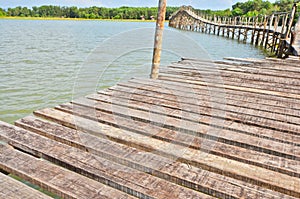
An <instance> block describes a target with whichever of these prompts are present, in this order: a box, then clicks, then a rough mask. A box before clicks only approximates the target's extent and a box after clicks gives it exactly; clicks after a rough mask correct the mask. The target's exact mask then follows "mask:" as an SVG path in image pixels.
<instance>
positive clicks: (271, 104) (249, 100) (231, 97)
mask: <svg viewBox="0 0 300 199" xmlns="http://www.w3.org/2000/svg"><path fill="white" fill-rule="evenodd" d="M157 88H159V89H158V91H157ZM132 89H135V90H136V92H139V95H145V96H148V97H149V96H150V97H151V96H153V97H155V98H161V95H163V96H165V95H171V94H172V93H176V95H179V96H180V98H182V97H185V98H186V99H185V100H184V101H182V102H181V103H184V104H194V103H192V102H195V99H206V98H207V97H208V98H210V99H209V100H208V101H209V102H213V103H215V102H217V103H222V100H220V99H223V100H224V101H225V103H224V106H226V105H227V104H230V105H235V106H237V107H244V108H248V109H256V110H260V111H267V112H274V113H278V114H282V115H287V116H293V117H299V110H300V105H299V110H298V109H297V107H298V106H297V103H293V102H294V101H295V100H287V101H285V100H282V99H280V98H272V97H270V98H269V99H267V97H266V96H265V98H264V97H263V95H247V93H242V92H232V91H227V90H225V92H224V93H221V94H220V95H221V96H218V95H215V96H213V97H212V96H211V94H210V93H209V89H208V88H207V87H204V86H194V85H191V84H184V83H174V82H170V81H163V80H155V81H153V80H144V79H132V80H130V81H129V82H127V83H119V84H118V85H117V86H114V87H111V88H109V90H112V91H114V90H118V91H123V90H124V92H126V91H128V92H131V90H132ZM166 90H168V92H166ZM142 91H144V92H142ZM145 91H149V92H152V93H153V94H152V95H148V92H145ZM99 92H102V91H99ZM154 93H155V94H154ZM164 98H166V99H168V101H172V99H169V98H168V97H167V96H165V97H164ZM203 101H204V100H203ZM189 102H191V103H189Z"/></svg>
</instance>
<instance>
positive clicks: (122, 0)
mask: <svg viewBox="0 0 300 199" xmlns="http://www.w3.org/2000/svg"><path fill="white" fill-rule="evenodd" d="M243 1H246V0H168V6H181V5H191V6H193V7H194V8H199V9H212V10H219V9H226V8H231V6H232V5H233V4H235V3H236V2H243ZM269 1H270V2H275V0H269ZM41 5H59V6H77V7H90V6H103V7H121V6H134V7H137V6H141V7H145V6H147V7H156V6H157V5H158V0H0V7H1V8H5V9H6V8H9V7H16V6H26V7H29V8H31V7H32V6H41Z"/></svg>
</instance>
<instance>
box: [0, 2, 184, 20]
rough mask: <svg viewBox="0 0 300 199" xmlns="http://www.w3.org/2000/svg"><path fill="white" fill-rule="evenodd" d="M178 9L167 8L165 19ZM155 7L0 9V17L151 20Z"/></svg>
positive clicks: (156, 10) (155, 13)
mask: <svg viewBox="0 0 300 199" xmlns="http://www.w3.org/2000/svg"><path fill="white" fill-rule="evenodd" d="M178 9H179V7H168V8H167V17H169V16H170V15H171V14H172V13H173V12H175V11H176V10H178ZM157 12H158V9H157V7H150V8H148V7H125V6H123V7H120V8H105V7H96V6H93V7H89V8H78V7H76V6H72V7H65V6H62V7H61V6H52V5H45V6H40V7H36V6H34V7H32V8H27V7H21V6H18V7H16V8H8V9H7V10H4V9H1V8H0V16H9V17H59V18H85V19H141V18H143V19H153V18H154V17H156V16H157Z"/></svg>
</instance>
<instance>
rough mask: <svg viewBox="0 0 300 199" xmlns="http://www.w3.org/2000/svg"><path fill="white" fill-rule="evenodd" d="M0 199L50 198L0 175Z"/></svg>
mask: <svg viewBox="0 0 300 199" xmlns="http://www.w3.org/2000/svg"><path fill="white" fill-rule="evenodd" d="M0 155H1V154H0ZM0 198H5V199H31V198H35V199H39V198H40V199H50V198H51V197H49V196H47V195H45V194H43V193H41V192H39V191H37V190H35V189H32V188H30V187H28V186H27V185H25V184H23V183H21V182H19V181H17V180H14V179H13V178H11V177H9V176H6V175H4V174H2V173H0Z"/></svg>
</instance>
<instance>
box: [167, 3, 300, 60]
mask: <svg viewBox="0 0 300 199" xmlns="http://www.w3.org/2000/svg"><path fill="white" fill-rule="evenodd" d="M296 10H297V6H296V4H295V5H294V6H293V9H292V11H291V12H290V13H274V14H272V15H271V16H256V17H233V18H229V17H219V16H214V17H212V16H205V15H202V14H200V13H198V12H197V11H195V10H194V9H193V8H192V7H191V6H182V7H181V8H180V9H179V10H178V11H176V12H175V13H173V15H172V16H171V18H170V21H169V26H170V27H173V28H177V29H182V30H188V31H195V32H203V33H208V34H215V35H218V36H223V37H228V38H232V39H238V40H239V41H243V42H245V43H246V42H250V43H251V44H253V45H256V46H261V47H263V48H264V49H266V50H267V51H269V52H271V53H272V54H275V55H276V56H277V57H279V58H285V57H288V56H289V55H297V54H298V53H299V41H300V38H299V37H300V36H298V40H296V32H297V31H298V32H299V31H300V30H299V22H300V21H298V28H295V25H294V24H293V21H294V20H295V15H296ZM295 29H296V31H295ZM298 34H300V33H298ZM294 44H295V45H294Z"/></svg>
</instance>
